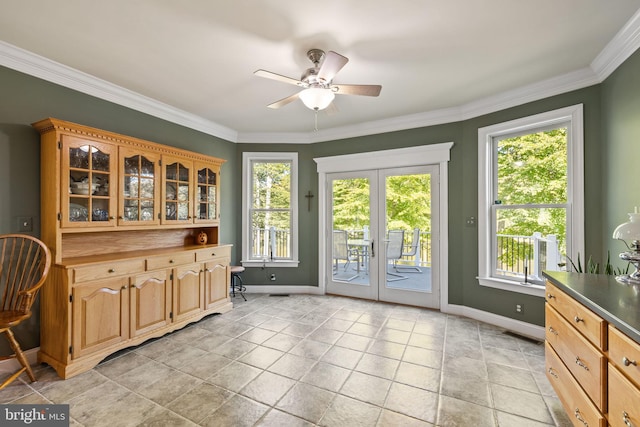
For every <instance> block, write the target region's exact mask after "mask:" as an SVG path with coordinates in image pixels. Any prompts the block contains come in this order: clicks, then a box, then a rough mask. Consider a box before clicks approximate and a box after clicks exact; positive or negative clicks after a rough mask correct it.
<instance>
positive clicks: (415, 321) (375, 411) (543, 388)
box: [0, 294, 571, 427]
mask: <svg viewBox="0 0 640 427" xmlns="http://www.w3.org/2000/svg"><path fill="white" fill-rule="evenodd" d="M247 297H248V298H247V299H248V301H244V300H243V299H242V298H240V297H238V298H235V299H234V300H233V303H234V309H233V310H232V311H230V312H228V313H225V314H222V315H215V316H209V317H207V318H205V319H203V320H202V321H200V322H197V323H195V324H192V325H190V326H188V327H187V328H185V329H183V330H179V331H175V332H173V333H171V334H168V335H167V336H165V337H160V338H156V339H153V340H150V341H148V342H147V343H145V344H142V345H140V346H138V347H134V348H131V349H126V350H123V351H122V352H119V353H117V354H115V355H112V356H111V357H109V358H108V360H107V361H105V362H103V363H101V364H100V365H98V366H97V367H96V368H94V369H92V370H90V371H88V372H86V373H83V374H80V375H77V376H75V377H72V378H70V379H67V380H62V379H60V378H59V377H58V376H57V374H56V373H55V371H54V370H53V369H52V368H50V367H48V366H44V365H43V366H36V367H35V369H36V375H37V377H38V381H37V382H35V383H29V382H28V381H27V379H26V377H24V376H23V377H24V378H23V377H21V378H19V379H18V381H16V382H14V383H13V384H11V385H10V386H8V387H7V388H5V389H4V390H0V403H24V404H40V403H69V404H70V408H71V423H70V425H71V426H74V427H75V426H78V427H89V426H91V427H94V426H101V425H105V426H108V427H116V426H120V425H123V426H126V425H141V426H171V427H173V426H178V427H181V426H202V425H225V426H226V425H233V426H234V427H235V426H243V425H257V426H278V427H282V426H286V427H296V426H300V427H306V426H309V427H310V426H345V427H352V426H377V427H386V426H389V427H397V426H406V427H412V426H415V427H425V426H434V425H436V422H438V425H439V426H448V425H462V426H467V425H472V426H473V427H478V426H480V427H484V425H488V426H490V427H496V426H498V425H499V426H502V427H504V426H508V427H512V426H515V425H517V426H518V427H520V426H523V427H529V426H532V427H535V426H546V425H549V426H554V427H569V426H571V417H570V416H568V415H567V414H566V413H565V411H564V409H563V408H562V405H561V403H560V401H559V400H558V398H557V396H556V394H555V391H554V390H553V388H552V387H551V385H550V384H549V381H548V380H547V378H546V376H545V371H544V346H543V345H542V344H541V343H538V342H534V341H532V340H530V339H527V338H524V337H520V336H518V335H514V334H510V333H508V332H506V331H505V330H503V329H502V328H498V327H495V326H492V325H488V324H484V323H482V322H478V321H475V320H472V319H468V318H464V317H462V316H456V315H447V314H443V313H440V312H438V311H435V310H423V309H419V308H416V307H405V306H401V305H395V304H385V303H377V302H374V301H365V300H357V299H352V298H344V297H339V296H322V295H290V296H288V297H280V298H275V297H269V296H267V295H255V294H254V295H251V294H249V295H247ZM114 408H115V409H114ZM494 417H495V419H494Z"/></svg>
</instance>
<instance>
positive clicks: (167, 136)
mask: <svg viewBox="0 0 640 427" xmlns="http://www.w3.org/2000/svg"><path fill="white" fill-rule="evenodd" d="M639 75H640V54H639V53H636V54H634V55H633V56H632V57H631V58H630V59H628V60H627V61H626V62H625V63H624V64H623V65H622V66H621V67H619V69H618V70H616V72H615V73H613V74H612V75H611V76H610V77H609V78H608V79H607V80H606V81H605V82H604V83H603V84H601V85H595V86H592V87H588V88H585V89H581V90H577V91H573V92H570V93H566V94H562V95H558V96H553V97H550V98H546V99H543V100H540V101H536V102H531V103H527V104H525V105H522V106H518V107H514V108H509V109H507V110H503V111H500V112H496V113H492V114H487V115H483V116H480V117H476V118H473V119H469V120H465V121H461V122H454V123H448V124H443V125H437V126H428V127H424V128H419V129H410V130H405V131H398V132H390V133H386V134H378V135H371V136H364V137H358V138H350V139H346V140H340V141H329V142H322V143H317V144H269V145H265V144H233V143H230V142H227V141H224V140H221V139H219V138H216V137H213V136H210V135H207V134H204V133H202V132H198V131H195V130H192V129H188V128H185V127H183V126H179V125H176V124H173V123H169V122H167V121H164V120H161V119H158V118H155V117H152V116H149V115H147V114H144V113H140V112H137V111H134V110H131V109H129V108H126V107H122V106H119V105H116V104H113V103H110V102H107V101H103V100H100V99H97V98H94V97H91V96H88V95H85V94H82V93H79V92H76V91H73V90H70V89H67V88H63V87H61V86H58V85H55V84H52V83H48V82H45V81H43V80H40V79H37V78H34V77H30V76H27V75H24V74H22V73H19V72H16V71H13V70H10V69H7V68H3V67H0V93H2V94H3V95H2V97H0V201H1V202H0V233H9V232H15V231H16V230H17V217H19V216H32V217H33V218H34V232H33V234H34V235H36V236H39V234H40V228H39V216H40V212H39V211H40V188H39V187H40V186H39V170H40V169H39V145H40V144H39V135H38V134H37V132H36V131H35V130H33V129H32V128H31V126H30V124H31V123H33V122H35V121H37V120H40V119H43V118H45V117H55V118H59V119H63V120H69V121H72V122H76V123H81V124H84V125H88V126H94V127H97V128H101V129H105V130H109V131H114V132H119V133H123V134H126V135H131V136H135V137H139V138H143V139H148V140H151V141H155V142H158V143H162V144H168V145H173V146H176V147H179V148H184V149H188V150H193V151H197V152H201V153H204V154H208V155H214V156H217V157H221V158H224V159H226V160H227V163H225V165H224V166H223V168H222V188H221V191H222V200H223V202H222V211H221V223H222V224H221V241H222V242H225V243H233V244H234V249H233V254H232V262H234V263H237V262H238V261H239V259H240V254H241V251H240V248H239V244H240V242H241V235H242V230H241V220H240V215H239V213H240V211H241V200H240V195H241V194H242V186H241V179H242V175H241V173H242V171H241V165H242V153H243V152H252V151H295V152H297V153H298V156H299V157H298V158H299V171H300V180H299V201H300V206H299V215H300V218H299V224H300V261H301V263H300V267H299V268H297V269H295V268H288V269H284V268H281V269H267V271H264V270H261V269H248V271H247V272H245V275H244V277H245V279H246V280H245V281H246V282H247V283H248V284H251V285H273V282H271V281H269V280H268V275H269V274H270V273H271V272H277V276H278V281H277V284H278V285H307V286H317V285H318V283H317V282H318V264H317V259H318V241H317V239H318V210H317V201H318V197H317V196H318V195H317V194H316V193H317V189H318V175H317V172H316V164H315V162H314V161H313V158H315V157H324V156H334V155H342V154H350V153H360V152H367V151H376V150H384V149H391V148H401V147H412V146H418V145H425V144H435V143H441V142H454V143H455V145H454V147H453V149H452V151H451V161H450V163H449V195H448V196H449V230H448V233H449V303H451V304H458V305H464V306H468V307H472V308H476V309H479V310H485V311H488V312H491V313H495V314H498V315H502V316H507V317H512V318H515V319H519V320H523V321H525V322H530V323H534V324H537V325H542V324H543V323H544V311H543V304H544V301H543V299H542V298H538V297H532V296H526V295H521V294H517V293H512V292H508V291H501V290H497V289H492V288H485V287H481V286H479V285H478V283H477V280H476V275H477V270H478V267H477V264H478V262H477V255H478V253H477V229H476V228H469V227H465V225H464V218H465V217H467V216H471V215H474V216H475V215H477V162H478V160H477V151H478V150H477V144H478V142H477V131H478V128H480V127H484V126H488V125H492V124H495V123H500V122H503V121H507V120H511V119H515V118H519V117H524V116H528V115H532V114H536V113H540V112H544V111H548V110H552V109H556V108H561V107H566V106H569V105H574V104H578V103H582V104H583V105H584V114H585V117H584V118H585V120H584V122H585V129H584V130H585V175H586V176H585V179H586V183H585V188H586V194H585V216H586V235H585V240H586V250H585V252H586V253H587V254H590V255H593V256H594V257H597V258H601V257H602V255H603V254H606V251H607V250H608V249H611V251H612V253H615V254H617V252H619V251H620V250H621V247H620V243H619V242H613V241H612V239H611V238H610V235H611V231H612V230H613V228H615V226H616V225H617V224H619V223H620V222H622V221H624V220H625V219H626V215H625V213H626V212H627V211H629V210H630V209H632V208H633V206H635V205H640V195H639V191H638V190H639V188H638V187H640V182H639V181H638V180H635V179H634V177H633V175H632V174H631V171H633V170H634V166H635V164H634V163H633V161H634V160H635V159H636V158H637V157H638V154H640V144H638V141H639V140H640V121H639V120H638V119H637V118H638V117H640V94H639V92H638V89H639V88H640V78H639V77H638V76H639ZM239 114H241V113H239ZM309 190H310V191H311V192H312V193H313V194H314V195H316V197H314V199H313V202H312V209H311V211H308V210H307V199H306V198H304V195H305V194H306V193H307V191H309ZM516 303H519V304H524V306H525V311H524V314H523V315H517V314H516V313H515V310H514V307H515V304H516ZM38 330H39V316H38V309H37V307H36V311H35V313H34V317H33V318H32V319H31V320H30V321H29V322H28V323H27V324H24V325H22V326H21V327H20V328H19V330H18V331H17V335H18V338H19V339H20V340H21V341H22V342H23V343H24V348H26V349H28V348H32V347H36V346H37V345H38V344H39V336H38V335H39V334H38ZM6 353H8V347H6V346H5V344H4V342H0V354H6Z"/></svg>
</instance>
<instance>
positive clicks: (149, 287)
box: [33, 118, 232, 378]
mask: <svg viewBox="0 0 640 427" xmlns="http://www.w3.org/2000/svg"><path fill="white" fill-rule="evenodd" d="M33 126H34V127H35V128H36V129H37V130H38V131H39V132H40V135H41V194H42V196H41V209H42V212H41V221H42V223H41V224H42V225H41V238H42V240H43V241H44V242H45V243H46V244H47V246H49V248H50V249H51V252H52V255H53V257H54V266H53V267H52V270H51V273H50V275H49V278H48V281H47V283H46V284H45V285H44V287H43V288H42V293H41V300H40V306H41V317H40V331H41V332H40V351H39V353H38V361H39V362H44V363H47V364H49V365H50V366H52V367H53V368H54V369H55V370H56V372H57V373H58V374H59V375H60V376H61V377H62V378H69V377H71V376H73V375H77V374H79V373H81V372H84V371H87V370H89V369H91V368H93V367H94V366H95V365H97V364H98V363H99V362H100V361H101V360H103V359H104V358H105V357H106V356H107V355H109V354H111V353H113V352H115V351H118V350H120V349H123V348H125V347H128V346H133V345H137V344H140V343H142V342H144V341H145V340H148V339H150V338H153V337H159V336H162V335H164V334H166V333H167V332H171V331H173V330H176V329H179V328H182V327H184V326H185V325H187V324H188V323H191V322H195V321H197V320H200V319H202V318H203V317H204V316H206V315H208V314H212V313H222V312H226V311H229V310H230V309H231V308H232V303H231V300H230V298H229V262H230V256H231V246H230V245H223V244H220V242H219V225H220V167H221V165H222V164H223V163H224V160H222V159H219V158H215V157H210V156H205V155H202V154H198V153H193V152H190V151H186V150H181V149H177V148H174V147H169V146H166V145H161V144H156V143H153V142H149V141H144V140H141V139H137V138H132V137H128V136H125V135H120V134H116V133H112V132H107V131H103V130H99V129H94V128H90V127H87V126H82V125H77V124H75V123H70V122H66V121H62V120H57V119H51V118H49V119H45V120H41V121H39V122H37V123H34V124H33ZM202 232H204V233H205V234H204V235H203V234H201V233H202ZM204 240H206V243H204V244H203V243H202V241H204Z"/></svg>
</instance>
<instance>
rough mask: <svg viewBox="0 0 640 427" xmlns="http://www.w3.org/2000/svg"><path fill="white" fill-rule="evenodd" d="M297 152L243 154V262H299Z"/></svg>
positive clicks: (262, 264) (245, 264)
mask: <svg viewBox="0 0 640 427" xmlns="http://www.w3.org/2000/svg"><path fill="white" fill-rule="evenodd" d="M297 175H298V157H297V153H244V154H243V191H242V193H243V208H242V212H243V219H242V225H243V227H242V234H243V235H242V242H243V246H242V264H243V265H244V266H269V265H270V266H280V267H289V266H297V265H298V200H297V194H298V185H297V180H298V176H297Z"/></svg>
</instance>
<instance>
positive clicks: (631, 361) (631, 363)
mask: <svg viewBox="0 0 640 427" xmlns="http://www.w3.org/2000/svg"><path fill="white" fill-rule="evenodd" d="M622 364H623V365H624V366H629V365H633V366H638V363H637V362H636V361H635V360H629V359H627V358H626V357H623V358H622Z"/></svg>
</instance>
